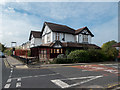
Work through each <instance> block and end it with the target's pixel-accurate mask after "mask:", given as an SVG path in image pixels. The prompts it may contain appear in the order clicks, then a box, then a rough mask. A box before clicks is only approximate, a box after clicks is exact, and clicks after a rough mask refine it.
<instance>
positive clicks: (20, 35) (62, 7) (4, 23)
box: [0, 0, 118, 47]
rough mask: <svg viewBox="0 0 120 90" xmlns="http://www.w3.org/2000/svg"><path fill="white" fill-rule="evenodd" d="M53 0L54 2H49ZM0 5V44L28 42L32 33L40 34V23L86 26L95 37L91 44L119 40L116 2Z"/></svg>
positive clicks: (16, 3) (75, 26)
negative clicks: (32, 31) (38, 32)
mask: <svg viewBox="0 0 120 90" xmlns="http://www.w3.org/2000/svg"><path fill="white" fill-rule="evenodd" d="M52 1H54V0H52ZM85 1H86V2H79V1H75V2H71V1H70V0H68V1H66V2H57V1H55V2H48V1H47V0H46V2H35V1H34V2H33V1H29V2H21V1H19V0H17V2H15V1H13V2H0V10H1V12H0V42H1V43H2V44H4V45H5V46H8V47H10V46H11V42H17V46H18V45H21V44H22V43H25V42H27V41H28V40H29V35H30V31H31V30H35V31H41V29H42V27H43V23H44V22H45V21H46V22H52V23H57V24H62V25H67V26H69V27H71V28H73V29H79V28H82V27H85V26H87V27H88V28H89V30H90V31H91V32H92V33H93V34H94V37H93V38H92V43H93V44H96V45H98V46H101V45H102V44H103V43H105V42H108V41H111V40H115V41H118V2H117V0H116V2H113V0H111V2H101V0H99V2H88V1H89V0H85Z"/></svg>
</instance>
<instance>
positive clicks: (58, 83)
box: [51, 75, 103, 88]
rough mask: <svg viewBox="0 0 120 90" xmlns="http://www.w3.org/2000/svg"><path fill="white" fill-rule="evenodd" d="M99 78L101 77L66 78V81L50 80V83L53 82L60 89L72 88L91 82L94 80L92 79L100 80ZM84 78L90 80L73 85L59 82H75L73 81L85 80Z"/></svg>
mask: <svg viewBox="0 0 120 90" xmlns="http://www.w3.org/2000/svg"><path fill="white" fill-rule="evenodd" d="M100 77H103V76H102V75H101V76H89V77H77V78H67V79H56V80H51V82H53V83H54V84H55V85H58V86H60V87H61V88H68V87H73V86H77V85H81V84H83V83H87V82H89V81H91V80H94V79H97V78H100ZM85 78H90V79H87V80H84V81H82V82H79V83H75V84H71V85H69V84H67V83H65V82H63V81H61V80H75V79H85Z"/></svg>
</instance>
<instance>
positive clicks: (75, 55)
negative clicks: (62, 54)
mask: <svg viewBox="0 0 120 90" xmlns="http://www.w3.org/2000/svg"><path fill="white" fill-rule="evenodd" d="M67 58H68V59H72V60H73V62H75V63H79V62H89V58H88V52H87V51H86V50H75V51H72V52H71V53H70V54H69V55H68V56H67Z"/></svg>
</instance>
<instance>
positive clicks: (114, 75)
mask: <svg viewBox="0 0 120 90" xmlns="http://www.w3.org/2000/svg"><path fill="white" fill-rule="evenodd" d="M2 62H3V61H2ZM5 63H6V62H5V61H4V62H3V65H2V68H3V69H2V70H3V71H2V72H3V73H2V75H3V85H2V86H3V88H110V87H112V86H113V85H116V84H118V77H119V75H118V64H92V63H91V64H87V65H76V66H61V67H50V68H49V67H48V68H41V69H31V68H29V69H17V68H10V67H7V66H6V64H5Z"/></svg>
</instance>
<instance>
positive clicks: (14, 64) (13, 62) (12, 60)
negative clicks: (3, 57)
mask: <svg viewBox="0 0 120 90" xmlns="http://www.w3.org/2000/svg"><path fill="white" fill-rule="evenodd" d="M7 61H8V63H9V64H10V66H11V67H15V68H21V69H27V68H28V67H27V65H25V64H23V63H22V62H21V61H19V60H17V59H15V58H13V57H11V56H7Z"/></svg>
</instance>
